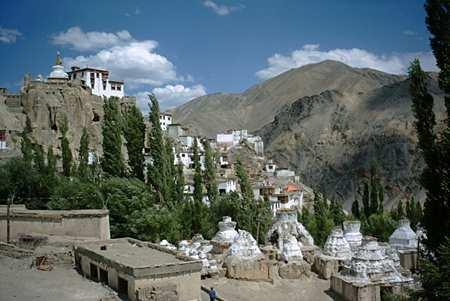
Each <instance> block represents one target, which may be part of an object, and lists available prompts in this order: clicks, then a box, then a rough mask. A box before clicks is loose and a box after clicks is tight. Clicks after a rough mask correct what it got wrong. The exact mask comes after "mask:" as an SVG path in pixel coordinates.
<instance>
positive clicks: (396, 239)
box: [389, 219, 417, 249]
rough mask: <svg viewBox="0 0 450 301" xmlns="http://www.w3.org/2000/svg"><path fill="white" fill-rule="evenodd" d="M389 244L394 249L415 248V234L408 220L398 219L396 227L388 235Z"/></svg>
mask: <svg viewBox="0 0 450 301" xmlns="http://www.w3.org/2000/svg"><path fill="white" fill-rule="evenodd" d="M389 244H390V245H391V246H392V247H394V248H396V249H417V235H416V233H414V231H413V230H412V229H411V226H410V224H409V220H407V219H401V220H400V221H399V223H398V228H397V229H395V231H394V233H392V235H391V236H390V237H389Z"/></svg>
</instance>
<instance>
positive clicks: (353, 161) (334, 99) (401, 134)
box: [256, 74, 444, 209]
mask: <svg viewBox="0 0 450 301" xmlns="http://www.w3.org/2000/svg"><path fill="white" fill-rule="evenodd" d="M429 88H430V90H431V92H432V93H433V94H434V95H435V96H436V97H435V100H436V103H437V106H436V112H437V113H438V116H440V117H442V112H443V111H444V107H443V97H442V93H441V92H440V90H439V89H438V87H437V81H436V78H435V75H433V74H432V75H431V77H430V79H429ZM256 133H257V134H259V135H261V136H262V137H263V139H264V142H265V145H266V155H267V156H268V157H271V158H273V159H275V161H276V162H278V163H279V164H281V165H284V166H287V167H290V168H293V169H295V170H297V172H299V174H300V175H301V178H302V181H304V182H305V184H307V185H309V186H311V187H313V188H315V187H317V188H320V190H322V191H323V192H325V193H326V194H327V196H329V197H335V198H338V199H342V200H344V204H345V205H346V208H347V209H348V208H349V207H350V204H351V202H352V201H353V199H354V197H355V195H357V192H356V191H357V189H358V186H359V184H360V182H361V179H362V176H363V175H364V174H365V173H366V172H367V170H368V169H369V167H370V165H371V163H372V162H375V163H376V164H377V165H378V166H379V168H380V169H381V170H382V171H383V174H382V177H383V181H384V183H385V187H386V192H387V195H388V196H389V197H388V198H387V199H388V200H389V201H388V204H387V205H390V204H391V203H393V202H395V200H397V199H402V198H405V197H411V195H415V196H417V197H418V198H419V199H421V198H423V192H422V191H421V190H420V187H419V185H418V181H417V179H418V176H419V174H420V171H421V169H422V167H423V162H422V160H421V157H420V154H419V152H418V149H417V147H416V142H417V141H416V135H415V130H414V117H413V113H412V110H411V100H410V95H409V84H408V81H407V80H404V81H401V82H397V83H393V84H390V85H386V86H383V87H380V88H377V89H375V90H373V91H369V92H367V93H356V94H355V93H342V92H339V91H325V92H323V93H321V94H319V95H314V96H312V97H304V98H300V99H298V100H297V101H295V102H294V103H292V104H291V105H287V106H285V107H284V108H283V110H282V111H281V112H280V113H279V114H277V116H275V119H274V121H273V122H271V123H269V124H267V125H266V126H264V127H263V128H262V129H260V130H259V131H257V132H256Z"/></svg>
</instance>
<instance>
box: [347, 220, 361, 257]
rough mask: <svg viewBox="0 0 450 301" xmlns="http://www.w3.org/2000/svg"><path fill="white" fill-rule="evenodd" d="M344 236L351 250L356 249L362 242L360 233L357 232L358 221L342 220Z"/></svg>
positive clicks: (359, 224)
mask: <svg viewBox="0 0 450 301" xmlns="http://www.w3.org/2000/svg"><path fill="white" fill-rule="evenodd" d="M343 226H344V238H345V240H346V241H347V242H348V244H349V245H350V248H351V249H352V251H355V250H356V249H358V247H359V246H361V243H362V234H361V232H359V229H360V228H361V222H360V221H344V222H343Z"/></svg>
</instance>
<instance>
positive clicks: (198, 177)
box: [193, 138, 203, 202]
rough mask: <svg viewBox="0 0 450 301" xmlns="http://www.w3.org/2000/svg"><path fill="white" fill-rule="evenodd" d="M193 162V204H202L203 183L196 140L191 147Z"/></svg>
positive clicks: (195, 139)
mask: <svg viewBox="0 0 450 301" xmlns="http://www.w3.org/2000/svg"><path fill="white" fill-rule="evenodd" d="M193 153H194V155H193V160H194V194H193V198H194V202H195V201H198V202H202V200H203V183H202V182H203V181H202V170H201V164H200V153H199V150H198V143H197V138H194V146H193Z"/></svg>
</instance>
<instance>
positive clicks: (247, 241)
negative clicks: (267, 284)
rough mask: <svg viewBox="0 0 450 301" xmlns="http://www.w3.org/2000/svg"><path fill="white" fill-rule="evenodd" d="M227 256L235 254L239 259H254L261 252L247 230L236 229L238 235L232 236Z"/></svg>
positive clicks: (259, 255) (260, 254)
mask: <svg viewBox="0 0 450 301" xmlns="http://www.w3.org/2000/svg"><path fill="white" fill-rule="evenodd" d="M228 256H237V257H240V258H241V259H255V258H258V257H261V256H262V252H261V250H260V249H259V247H258V244H257V242H256V240H255V239H254V238H253V236H252V235H251V234H250V233H249V232H247V231H245V230H238V236H236V237H235V238H234V241H233V243H232V244H231V247H230V249H229V251H228Z"/></svg>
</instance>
